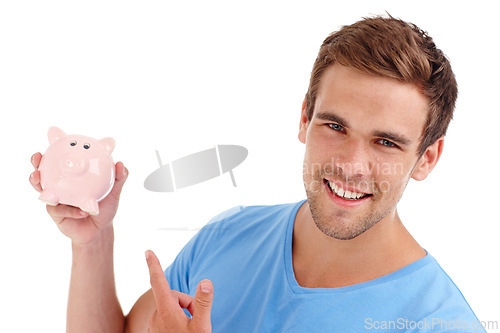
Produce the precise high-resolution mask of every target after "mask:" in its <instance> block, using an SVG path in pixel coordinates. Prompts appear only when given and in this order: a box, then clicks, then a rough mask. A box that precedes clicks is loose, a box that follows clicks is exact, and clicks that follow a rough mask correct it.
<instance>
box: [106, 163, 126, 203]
mask: <svg viewBox="0 0 500 333" xmlns="http://www.w3.org/2000/svg"><path fill="white" fill-rule="evenodd" d="M115 168H116V169H115V175H116V176H115V177H116V178H115V184H114V186H113V189H112V190H111V193H110V194H112V196H113V197H115V198H119V197H120V193H121V191H122V188H123V185H124V184H125V181H126V180H127V177H128V170H127V168H126V167H125V166H124V165H123V163H122V162H117V163H116V166H115Z"/></svg>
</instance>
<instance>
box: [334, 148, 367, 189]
mask: <svg viewBox="0 0 500 333" xmlns="http://www.w3.org/2000/svg"><path fill="white" fill-rule="evenodd" d="M335 158H336V160H335V166H336V167H337V168H338V169H339V171H341V174H342V175H343V176H344V177H345V178H346V179H353V180H354V179H363V178H366V177H367V176H368V175H369V174H370V172H371V170H372V166H373V160H372V157H371V154H370V150H369V147H368V146H367V143H365V142H363V141H362V140H358V139H355V138H350V139H347V140H345V141H344V142H343V144H342V146H341V147H339V149H338V153H337V154H336V157H335Z"/></svg>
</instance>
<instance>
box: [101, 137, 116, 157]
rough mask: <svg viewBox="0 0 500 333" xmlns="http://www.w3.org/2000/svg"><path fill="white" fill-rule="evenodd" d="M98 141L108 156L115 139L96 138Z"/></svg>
mask: <svg viewBox="0 0 500 333" xmlns="http://www.w3.org/2000/svg"><path fill="white" fill-rule="evenodd" d="M98 142H99V143H100V144H101V145H102V146H103V147H104V149H105V150H106V154H107V155H108V156H109V155H111V153H112V152H113V149H115V140H114V139H113V138H104V139H101V140H98Z"/></svg>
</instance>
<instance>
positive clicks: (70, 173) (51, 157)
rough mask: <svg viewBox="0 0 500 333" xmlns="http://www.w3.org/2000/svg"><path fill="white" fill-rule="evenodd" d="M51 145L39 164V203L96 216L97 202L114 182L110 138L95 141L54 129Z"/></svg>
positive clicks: (111, 141) (52, 130)
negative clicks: (69, 206)
mask: <svg viewBox="0 0 500 333" xmlns="http://www.w3.org/2000/svg"><path fill="white" fill-rule="evenodd" d="M48 136H49V143H50V146H49V148H47V151H46V152H45V154H44V155H43V157H42V160H41V161H40V166H39V170H40V183H41V186H42V190H43V191H42V193H41V195H40V198H39V199H40V200H42V201H43V202H45V203H47V204H48V205H52V206H55V205H57V204H59V203H62V204H67V205H71V206H76V207H79V208H80V209H81V210H83V211H85V212H88V213H89V214H92V215H97V214H99V204H98V202H99V201H100V200H102V199H104V198H105V197H106V196H107V195H108V194H109V192H110V191H111V189H112V188H113V184H114V182H115V164H114V162H113V159H112V158H111V156H110V155H111V152H112V151H113V149H114V148H115V141H114V140H113V139H112V138H104V139H101V140H96V139H93V138H90V137H87V136H83V135H67V134H65V133H64V132H63V131H62V130H60V129H59V128H57V127H51V128H50V129H49V134H48Z"/></svg>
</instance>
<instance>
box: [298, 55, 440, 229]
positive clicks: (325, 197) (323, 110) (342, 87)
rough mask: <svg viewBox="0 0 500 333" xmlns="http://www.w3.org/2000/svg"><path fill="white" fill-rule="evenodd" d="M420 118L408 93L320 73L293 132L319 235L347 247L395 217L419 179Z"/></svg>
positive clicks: (344, 71) (373, 79)
mask: <svg viewBox="0 0 500 333" xmlns="http://www.w3.org/2000/svg"><path fill="white" fill-rule="evenodd" d="M427 112H428V101H427V99H426V97H425V96H424V95H423V94H422V93H421V92H420V91H419V90H418V88H417V87H416V86H415V85H412V84H407V83H402V82H399V81H397V80H394V79H390V78H384V77H379V76H371V75H368V74H364V73H361V72H358V71H356V70H354V69H351V68H348V67H344V66H341V65H339V64H335V65H332V66H330V67H329V68H328V69H327V70H326V71H325V72H324V73H323V76H322V78H321V84H320V87H319V90H318V95H317V99H316V103H315V107H314V114H313V116H312V118H311V120H310V121H308V120H307V117H306V115H305V111H304V107H303V110H302V115H301V122H300V131H299V139H300V140H301V141H302V142H303V143H305V144H306V153H305V158H304V185H305V188H306V193H307V198H308V202H309V206H310V208H311V213H312V216H313V219H314V222H315V224H316V226H317V227H318V228H319V229H320V230H321V231H322V232H323V233H325V234H326V235H328V236H331V237H334V238H337V239H352V238H354V237H356V236H358V235H360V234H361V233H363V232H364V231H366V230H368V229H369V228H371V227H372V226H373V225H375V224H376V223H377V222H379V221H380V220H382V219H384V218H389V217H391V216H392V215H391V214H394V213H395V212H396V204H397V202H398V201H399V199H400V198H401V196H402V194H403V190H404V189H405V187H406V184H407V183H408V181H409V179H410V177H412V176H414V177H415V175H414V173H415V172H419V173H420V174H419V177H420V178H421V179H423V178H425V176H426V174H425V175H424V176H423V178H422V175H421V173H422V170H420V164H421V161H422V158H420V159H419V156H418V155H417V149H418V146H419V143H420V137H421V134H422V132H423V129H424V124H425V121H426V116H427ZM424 155H425V154H424ZM423 158H425V157H423ZM416 169H419V170H416ZM428 172H430V170H428ZM415 178H417V177H415Z"/></svg>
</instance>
